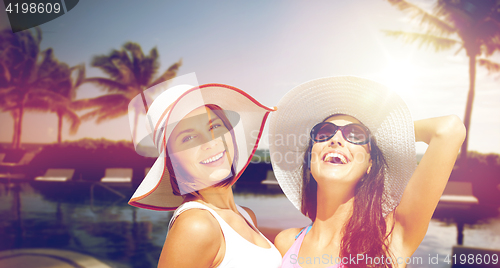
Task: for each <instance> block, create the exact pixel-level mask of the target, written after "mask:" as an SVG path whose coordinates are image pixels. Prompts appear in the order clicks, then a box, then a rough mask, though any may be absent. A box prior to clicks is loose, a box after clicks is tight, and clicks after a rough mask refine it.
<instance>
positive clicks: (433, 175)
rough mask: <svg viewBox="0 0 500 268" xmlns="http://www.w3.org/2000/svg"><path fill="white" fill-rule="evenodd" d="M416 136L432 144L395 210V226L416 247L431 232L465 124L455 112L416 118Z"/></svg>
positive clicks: (462, 139)
mask: <svg viewBox="0 0 500 268" xmlns="http://www.w3.org/2000/svg"><path fill="white" fill-rule="evenodd" d="M415 139H416V141H423V142H425V143H427V144H428V145H429V147H428V148H427V150H426V152H425V154H424V156H423V157H422V160H421V161H420V163H419V165H418V167H417V169H416V170H415V172H414V173H413V175H412V177H411V179H410V181H409V182H408V185H407V186H406V189H405V191H404V194H403V197H402V198H401V202H400V204H399V206H398V207H397V208H396V213H395V220H396V227H395V228H401V230H400V231H401V232H402V237H403V244H404V245H405V248H407V249H413V250H415V249H416V248H417V247H418V245H419V244H420V242H421V241H422V239H423V238H424V236H425V234H426V232H427V227H428V226H429V221H430V220H431V217H432V214H433V213H434V210H435V209H436V206H437V204H438V202H439V198H440V197H441V195H442V193H443V191H444V188H445V186H446V183H447V182H448V178H449V177H450V174H451V171H452V169H453V166H454V165H455V160H456V159H457V156H458V151H459V149H460V146H461V145H462V143H463V141H464V139H465V127H464V125H463V123H462V121H461V120H460V119H459V118H458V117H457V116H455V115H450V116H443V117H436V118H429V119H424V120H418V121H415Z"/></svg>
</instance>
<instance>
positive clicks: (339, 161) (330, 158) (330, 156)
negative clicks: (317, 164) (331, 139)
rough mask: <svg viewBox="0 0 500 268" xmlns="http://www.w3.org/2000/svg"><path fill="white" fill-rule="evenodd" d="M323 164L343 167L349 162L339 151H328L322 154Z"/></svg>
mask: <svg viewBox="0 0 500 268" xmlns="http://www.w3.org/2000/svg"><path fill="white" fill-rule="evenodd" d="M322 159H323V162H326V163H329V164H334V165H345V164H347V163H349V162H351V160H350V159H349V157H347V155H346V154H344V153H343V152H341V151H338V150H329V151H327V152H326V153H324V154H323V157H322Z"/></svg>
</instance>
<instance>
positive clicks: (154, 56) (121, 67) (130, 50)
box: [75, 42, 182, 140]
mask: <svg viewBox="0 0 500 268" xmlns="http://www.w3.org/2000/svg"><path fill="white" fill-rule="evenodd" d="M91 64H92V66H94V67H98V68H100V69H101V70H102V71H103V72H104V73H105V74H107V75H108V76H109V78H104V77H93V78H87V79H86V80H85V82H90V83H94V84H96V85H98V86H101V87H104V88H105V89H106V90H107V92H108V93H107V94H106V95H102V96H99V97H96V98H92V99H84V100H78V101H76V102H75V107H77V108H79V109H84V108H88V107H93V108H95V109H94V110H92V111H90V112H88V113H86V114H84V115H83V116H82V120H88V119H91V118H96V123H101V122H103V121H105V120H110V119H114V118H117V117H120V116H123V115H126V114H127V112H128V105H129V103H130V101H131V100H132V99H133V98H134V97H135V96H137V95H138V94H141V95H142V99H143V103H144V105H145V107H147V105H146V102H147V100H146V98H147V96H145V95H144V90H146V89H148V88H150V87H152V86H154V85H157V84H159V83H162V82H164V81H167V80H169V79H172V78H174V77H175V76H176V75H177V71H178V70H179V67H180V66H181V65H182V60H179V61H178V62H176V63H174V64H172V65H171V66H170V67H169V68H168V69H167V70H166V71H165V72H163V74H161V75H160V76H159V77H157V78H154V77H155V74H156V73H157V72H158V69H159V67H160V65H159V63H158V51H157V49H156V48H153V49H151V50H150V51H149V55H144V53H143V52H142V48H141V46H140V45H139V44H137V43H133V42H128V43H126V44H124V45H123V48H122V49H121V50H113V51H111V53H110V54H108V55H99V56H95V57H94V58H93V59H92V63H91ZM146 109H147V108H146ZM138 111H140V109H138ZM137 118H138V113H136V120H135V124H134V131H133V133H132V140H134V139H135V135H136V131H137Z"/></svg>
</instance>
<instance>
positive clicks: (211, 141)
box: [201, 133, 219, 150]
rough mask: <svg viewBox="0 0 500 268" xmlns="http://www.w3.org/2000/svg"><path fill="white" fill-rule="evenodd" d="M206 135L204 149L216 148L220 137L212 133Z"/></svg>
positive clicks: (202, 146) (202, 147)
mask: <svg viewBox="0 0 500 268" xmlns="http://www.w3.org/2000/svg"><path fill="white" fill-rule="evenodd" d="M203 136H204V143H203V144H202V145H201V149H202V150H208V149H212V148H214V147H215V146H216V145H217V143H218V142H219V141H218V140H219V138H217V137H215V136H213V134H212V133H207V134H205V135H203Z"/></svg>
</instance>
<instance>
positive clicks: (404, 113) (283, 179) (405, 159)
mask: <svg viewBox="0 0 500 268" xmlns="http://www.w3.org/2000/svg"><path fill="white" fill-rule="evenodd" d="M277 107H278V110H277V112H275V113H273V114H272V115H271V118H270V126H269V149H270V154H271V162H272V166H273V171H274V173H275V176H276V179H277V180H278V183H279V185H280V186H281V188H282V190H283V192H284V193H285V195H286V196H287V197H288V199H289V200H290V201H291V202H292V204H293V205H294V206H295V207H296V208H297V209H299V210H301V198H302V165H303V162H304V153H305V150H306V148H307V146H308V142H309V132H310V130H311V129H312V127H313V126H314V125H315V124H317V123H319V122H321V121H323V120H324V119H326V118H327V117H329V116H331V115H334V114H346V115H350V116H353V117H355V118H356V119H358V120H359V121H360V122H361V123H362V124H364V125H365V126H366V127H368V129H370V131H371V133H372V135H373V136H374V137H375V139H376V141H377V145H378V147H379V148H380V150H381V151H382V153H383V155H384V157H385V160H386V163H387V168H386V169H385V170H384V172H385V175H386V180H385V185H384V186H385V190H384V203H383V205H382V208H383V214H384V215H387V213H389V212H390V211H392V210H393V209H394V208H395V207H396V206H397V205H398V204H399V201H400V200H401V196H402V194H403V191H404V189H405V187H406V184H407V183H408V180H409V179H410V177H411V175H412V174H413V172H414V170H415V168H416V154H415V133H414V128H413V120H412V118H411V114H410V111H409V110H408V107H407V106H406V104H405V103H404V101H403V100H402V99H401V98H400V97H399V96H398V95H397V94H396V93H394V92H392V91H390V90H389V89H387V88H386V87H385V86H383V85H381V84H379V83H376V82H374V81H371V80H368V79H363V78H359V77H354V76H337V77H327V78H320V79H315V80H312V81H309V82H306V83H304V84H301V85H299V86H297V87H295V88H293V89H292V90H290V91H289V92H288V93H287V94H286V95H285V96H284V97H283V98H282V99H281V100H280V102H279V103H278V106H277Z"/></svg>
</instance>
